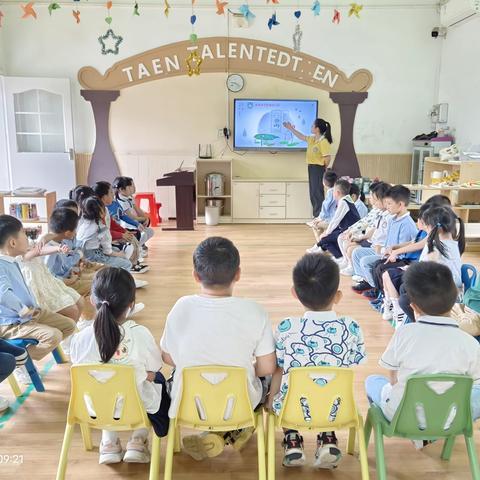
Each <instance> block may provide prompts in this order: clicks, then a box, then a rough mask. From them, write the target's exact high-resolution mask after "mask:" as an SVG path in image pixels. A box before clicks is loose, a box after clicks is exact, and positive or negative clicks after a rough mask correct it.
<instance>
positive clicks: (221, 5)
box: [215, 0, 228, 15]
mask: <svg viewBox="0 0 480 480" xmlns="http://www.w3.org/2000/svg"><path fill="white" fill-rule="evenodd" d="M215 4H216V6H217V15H225V7H226V6H227V5H228V2H221V1H220V0H215Z"/></svg>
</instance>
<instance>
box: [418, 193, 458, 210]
mask: <svg viewBox="0 0 480 480" xmlns="http://www.w3.org/2000/svg"><path fill="white" fill-rule="evenodd" d="M424 205H430V206H432V207H451V206H452V202H451V200H450V199H449V198H448V197H447V196H446V195H441V194H438V195H433V196H432V197H430V198H429V199H428V200H426V201H425V203H424Z"/></svg>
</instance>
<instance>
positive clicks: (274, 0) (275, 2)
mask: <svg viewBox="0 0 480 480" xmlns="http://www.w3.org/2000/svg"><path fill="white" fill-rule="evenodd" d="M267 3H270V0H267ZM272 3H274V4H275V5H278V4H279V3H280V0H272Z"/></svg>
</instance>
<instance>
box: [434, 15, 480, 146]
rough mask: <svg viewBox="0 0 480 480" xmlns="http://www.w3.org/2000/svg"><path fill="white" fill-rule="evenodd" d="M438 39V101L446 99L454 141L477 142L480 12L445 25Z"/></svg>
mask: <svg viewBox="0 0 480 480" xmlns="http://www.w3.org/2000/svg"><path fill="white" fill-rule="evenodd" d="M441 42H442V44H443V45H442V60H441V72H440V82H439V96H438V101H439V102H445V103H448V106H449V111H448V125H449V126H451V127H453V128H455V130H456V142H457V144H458V145H459V146H460V147H462V148H464V149H469V147H470V146H472V145H477V147H478V146H479V145H480V62H479V60H478V59H479V49H478V45H479V44H480V15H477V16H475V17H474V18H472V19H470V20H467V21H465V22H463V23H461V24H458V25H457V26H455V27H452V28H449V29H448V32H447V37H446V38H445V39H444V40H441Z"/></svg>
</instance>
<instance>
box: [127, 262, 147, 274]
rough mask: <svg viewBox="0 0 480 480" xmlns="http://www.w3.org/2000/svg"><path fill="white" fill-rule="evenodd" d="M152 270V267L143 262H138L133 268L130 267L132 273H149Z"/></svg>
mask: <svg viewBox="0 0 480 480" xmlns="http://www.w3.org/2000/svg"><path fill="white" fill-rule="evenodd" d="M149 270H150V267H149V266H148V265H145V264H143V263H137V264H136V265H133V266H132V268H131V269H130V273H147V272H148V271H149Z"/></svg>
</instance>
